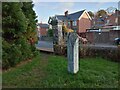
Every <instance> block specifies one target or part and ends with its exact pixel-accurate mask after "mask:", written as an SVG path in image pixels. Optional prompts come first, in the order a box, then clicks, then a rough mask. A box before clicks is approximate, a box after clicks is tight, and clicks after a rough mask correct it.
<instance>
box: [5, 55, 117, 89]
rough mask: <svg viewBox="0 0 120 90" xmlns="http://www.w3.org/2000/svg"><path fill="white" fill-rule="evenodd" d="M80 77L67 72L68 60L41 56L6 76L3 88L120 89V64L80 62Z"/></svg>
mask: <svg viewBox="0 0 120 90" xmlns="http://www.w3.org/2000/svg"><path fill="white" fill-rule="evenodd" d="M79 64H80V70H79V72H78V73H77V74H75V75H74V74H70V73H68V71H67V58H65V57H62V56H56V55H48V54H41V55H39V56H37V57H36V58H34V59H33V60H32V61H31V62H28V63H26V64H22V65H20V66H18V67H16V68H13V69H10V70H9V71H7V72H4V73H3V87H35V88H36V87H38V88H39V87H46V88H47V87H49V88H50V87H53V88H56V87H58V88H74V87H78V88H97V87H98V88H99V87H100V88H116V87H118V63H115V62H111V61H108V60H104V59H102V58H85V59H80V63H79Z"/></svg>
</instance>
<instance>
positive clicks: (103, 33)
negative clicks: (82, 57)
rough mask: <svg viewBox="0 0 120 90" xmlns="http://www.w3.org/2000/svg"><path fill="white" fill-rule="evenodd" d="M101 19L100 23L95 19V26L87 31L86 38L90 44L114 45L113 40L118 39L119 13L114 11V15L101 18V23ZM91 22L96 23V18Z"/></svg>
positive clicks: (119, 33) (119, 32)
mask: <svg viewBox="0 0 120 90" xmlns="http://www.w3.org/2000/svg"><path fill="white" fill-rule="evenodd" d="M100 18H101V17H100ZM100 18H98V19H100ZM102 18H103V17H102ZM102 18H101V19H100V22H98V19H97V22H95V23H96V24H95V25H93V27H92V28H91V29H87V32H86V37H87V39H88V41H89V42H91V43H105V44H106V43H109V44H114V39H115V38H118V37H120V23H119V22H118V20H119V19H120V11H119V10H115V13H113V14H111V15H108V16H107V17H105V18H103V21H102ZM93 21H96V18H94V20H93ZM98 26H99V27H98Z"/></svg>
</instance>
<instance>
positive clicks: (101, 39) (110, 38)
mask: <svg viewBox="0 0 120 90" xmlns="http://www.w3.org/2000/svg"><path fill="white" fill-rule="evenodd" d="M117 37H120V30H110V31H104V32H86V38H87V39H88V41H89V42H90V43H91V44H95V43H109V44H114V39H115V38H117Z"/></svg>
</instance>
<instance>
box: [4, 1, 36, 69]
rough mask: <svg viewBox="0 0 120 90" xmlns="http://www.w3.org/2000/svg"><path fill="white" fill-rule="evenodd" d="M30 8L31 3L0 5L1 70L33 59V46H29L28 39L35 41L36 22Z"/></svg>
mask: <svg viewBox="0 0 120 90" xmlns="http://www.w3.org/2000/svg"><path fill="white" fill-rule="evenodd" d="M32 8H33V4H32V2H26V3H23V2H4V3H2V28H3V31H2V49H3V50H2V51H3V53H2V54H3V55H2V58H3V63H2V64H3V65H2V66H3V67H2V68H3V69H7V68H9V67H11V66H15V65H16V64H17V63H19V62H20V61H21V60H26V59H28V58H31V57H33V56H34V53H35V52H36V49H35V46H34V44H32V45H31V44H30V37H31V38H33V40H34V42H35V41H36V40H37V39H36V38H37V36H36V35H37V34H36V22H37V21H36V15H35V12H34V11H33V9H32ZM33 47H34V49H33Z"/></svg>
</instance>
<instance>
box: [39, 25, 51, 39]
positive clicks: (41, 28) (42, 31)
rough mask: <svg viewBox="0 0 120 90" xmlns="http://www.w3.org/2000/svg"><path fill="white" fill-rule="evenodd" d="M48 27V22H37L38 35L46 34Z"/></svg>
mask: <svg viewBox="0 0 120 90" xmlns="http://www.w3.org/2000/svg"><path fill="white" fill-rule="evenodd" d="M48 28H49V25H48V24H45V23H44V24H43V23H38V24H37V29H38V37H44V36H47V31H48Z"/></svg>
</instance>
